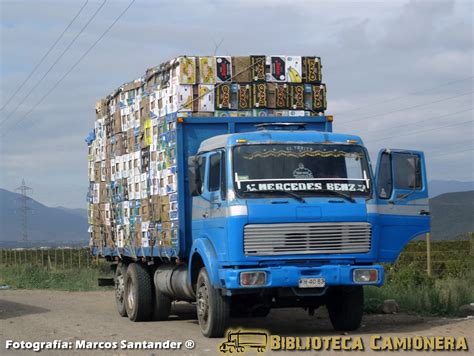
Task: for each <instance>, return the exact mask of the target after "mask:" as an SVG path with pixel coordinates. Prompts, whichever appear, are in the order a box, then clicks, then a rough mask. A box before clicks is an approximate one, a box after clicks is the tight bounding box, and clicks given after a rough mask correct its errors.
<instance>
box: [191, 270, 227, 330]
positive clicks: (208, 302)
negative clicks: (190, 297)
mask: <svg viewBox="0 0 474 356" xmlns="http://www.w3.org/2000/svg"><path fill="white" fill-rule="evenodd" d="M196 308H197V315H198V321H199V326H200V327H201V332H202V334H203V335H204V336H206V337H222V336H223V335H224V331H225V328H226V325H227V322H228V321H229V314H230V303H229V298H227V297H225V296H222V295H221V293H220V291H219V290H217V289H215V288H214V287H213V286H212V284H211V282H210V280H209V275H208V274H207V271H206V268H204V267H203V268H201V271H200V272H199V276H198V279H197V286H196Z"/></svg>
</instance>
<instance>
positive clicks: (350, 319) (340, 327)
mask: <svg viewBox="0 0 474 356" xmlns="http://www.w3.org/2000/svg"><path fill="white" fill-rule="evenodd" d="M326 307H327V309H328V312H329V319H331V324H332V326H333V327H334V329H335V330H337V331H353V330H356V329H358V328H359V327H360V324H361V322H362V314H363V311H364V290H363V288H362V286H351V287H335V288H333V289H332V290H331V291H329V295H328V303H327V305H326Z"/></svg>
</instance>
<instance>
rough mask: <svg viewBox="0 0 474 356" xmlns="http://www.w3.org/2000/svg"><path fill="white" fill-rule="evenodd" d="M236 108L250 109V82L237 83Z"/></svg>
mask: <svg viewBox="0 0 474 356" xmlns="http://www.w3.org/2000/svg"><path fill="white" fill-rule="evenodd" d="M238 108H239V110H250V109H251V108H252V93H251V85H250V84H239V85H238Z"/></svg>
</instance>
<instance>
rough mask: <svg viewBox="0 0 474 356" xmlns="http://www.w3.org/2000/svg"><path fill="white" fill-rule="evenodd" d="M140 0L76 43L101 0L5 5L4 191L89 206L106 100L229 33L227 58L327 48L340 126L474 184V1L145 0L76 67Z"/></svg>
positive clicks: (20, 0) (320, 52)
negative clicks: (100, 104) (90, 150)
mask: <svg viewBox="0 0 474 356" xmlns="http://www.w3.org/2000/svg"><path fill="white" fill-rule="evenodd" d="M130 2H131V0H123V1H118V0H117V1H112V0H109V1H106V3H105V5H104V6H103V7H101V8H100V10H99V11H98V12H97V15H96V16H95V17H94V19H93V20H92V21H91V22H90V23H89V25H88V26H86V27H85V29H84V31H83V32H82V33H81V34H80V35H79V36H78V37H77V39H76V40H75V41H74V43H73V44H72V45H70V47H69V48H67V47H68V45H69V43H70V42H71V41H72V40H73V39H74V38H75V37H76V36H77V35H78V34H79V32H80V30H81V29H82V28H83V27H84V26H85V25H86V23H87V22H88V21H89V19H90V18H91V16H92V15H93V14H94V12H96V11H97V9H99V7H100V6H101V4H102V3H103V0H100V1H94V0H89V1H88V2H87V3H86V0H78V1H72V0H70V1H39V0H29V1H27V0H11V1H9V0H0V17H1V21H0V82H1V83H0V84H1V85H0V86H1V87H0V107H1V108H2V109H1V111H0V187H1V188H4V189H8V190H14V189H15V188H16V187H18V186H19V185H20V184H21V180H22V179H23V178H24V179H25V181H26V183H27V185H28V186H30V187H32V188H33V193H32V195H31V196H32V197H33V198H34V199H36V200H38V201H40V202H42V203H44V204H46V205H48V206H59V205H61V206H65V207H70V208H85V207H86V204H87V203H86V200H85V196H86V191H87V187H88V178H87V146H86V144H85V143H84V138H85V137H86V135H87V133H88V132H89V131H90V130H91V129H92V128H93V125H94V120H95V102H96V101H97V100H98V99H100V98H101V97H104V96H106V95H107V94H109V93H110V92H111V91H112V90H114V89H115V88H117V87H118V86H120V85H121V84H123V83H125V82H128V81H131V80H133V79H136V78H138V77H141V76H142V75H143V74H144V72H145V69H146V68H149V67H153V66H156V65H158V64H160V63H161V62H164V61H166V60H168V59H171V58H173V57H175V56H178V55H182V54H187V55H213V54H214V53H215V52H216V44H218V43H219V42H221V41H222V43H221V45H220V46H219V47H218V48H217V53H218V54H221V55H247V54H267V55H271V54H286V55H317V56H320V57H321V58H322V63H323V81H324V82H325V83H326V84H327V90H328V110H327V114H333V115H334V131H336V132H341V133H351V134H357V135H360V136H361V137H362V138H363V140H364V141H365V142H366V145H367V147H368V149H369V152H370V154H371V158H372V161H373V164H375V161H376V157H377V152H378V151H379V149H380V148H385V147H389V148H406V149H418V150H423V151H424V152H425V154H426V160H427V170H428V175H429V179H431V180H432V179H439V180H460V181H472V180H474V151H473V150H474V144H473V141H474V140H473V137H474V135H473V134H474V131H473V130H474V125H473V111H472V109H473V107H472V105H473V76H474V73H473V72H474V68H473V63H474V58H473V56H474V46H473V20H472V19H473V15H474V14H473V4H472V1H470V0H456V1H454V0H443V1H428V0H425V1H415V0H409V1H394V0H392V1H388V0H387V1H381V0H380V1H363V2H361V1H334V0H332V1H309V0H308V1H298V0H260V1H256V0H255V1H251V0H248V1H247V0H246V1H242V0H240V1H239V0H234V1H224V0H222V1H219V0H200V1H178V0H175V1H146V0H136V1H135V2H134V3H133V4H132V6H131V7H130V8H129V10H128V11H127V12H126V13H125V14H124V15H123V17H122V18H121V19H120V20H119V21H118V22H117V23H116V24H115V25H114V26H113V27H112V28H111V29H110V31H109V32H108V33H107V34H106V35H105V36H103V38H102V39H101V40H100V41H99V42H98V43H97V45H96V46H95V47H93V49H92V50H90V51H89V52H88V53H87V55H85V56H84V57H83V60H81V61H80V62H79V63H78V64H77V65H76V66H75V67H74V68H73V70H71V67H72V66H73V65H74V64H75V63H76V62H77V61H78V59H79V58H81V56H83V55H84V53H85V52H86V51H87V50H88V48H90V46H91V45H92V44H93V43H94V42H95V41H97V40H98V38H99V37H100V36H101V34H102V33H103V32H104V31H105V30H106V29H107V28H108V27H109V26H110V25H111V24H112V23H113V21H114V20H115V18H116V17H117V16H118V15H119V14H120V13H121V12H122V11H123V10H124V9H125V8H126V7H127V6H128V5H129V4H130ZM84 4H86V5H85V7H84V9H83V11H82V12H81V14H80V15H79V16H78V17H77V19H76V20H75V21H74V22H73V23H72V25H71V26H70V27H69V29H68V30H67V31H66V32H65V34H64V36H63V37H62V38H61V40H60V41H59V42H58V43H57V45H56V46H55V47H54V48H53V50H52V51H51V52H50V53H49V54H48V56H47V57H46V58H45V60H44V61H43V62H42V63H41V65H40V66H39V67H38V68H37V70H36V72H35V73H34V74H33V75H32V76H31V77H30V78H29V79H28V80H27V81H26V83H25V85H24V86H23V87H22V88H21V89H20V90H19V91H18V93H17V94H16V95H15V96H14V97H13V98H12V99H11V100H10V98H11V97H12V95H13V94H14V93H15V91H16V90H17V89H18V87H19V86H20V84H21V83H22V82H23V81H25V79H26V78H27V77H28V75H29V74H30V73H31V71H32V70H33V68H35V66H36V65H37V64H38V63H39V62H40V60H41V58H42V57H43V56H44V55H45V53H46V52H47V51H48V49H49V48H50V47H51V46H52V44H53V43H54V42H55V41H56V39H57V38H58V37H59V36H60V34H61V33H62V32H63V31H64V29H65V28H66V26H67V25H68V24H69V23H70V21H71V20H72V19H73V17H74V16H75V15H76V14H77V13H78V11H79V9H80V8H81V7H82V6H83V5H84ZM66 49H67V50H66ZM63 52H64V55H63V56H62V57H61V58H60V59H59V60H57V58H58V57H59V56H60V55H61V53H63ZM56 61H57V63H56V64H55V65H54V66H52V65H53V63H55V62H56ZM50 67H52V70H51V71H50V72H49V73H48V75H46V76H44V74H45V73H46V72H47V71H48V69H49V68H50ZM68 71H70V73H69V74H68V75H67V76H66V77H64V79H63V80H62V81H61V82H60V83H59V85H57V84H56V83H57V82H58V81H59V80H60V79H61V78H62V77H63V76H64V75H65V73H67V72H68ZM43 76H44V79H43V80H42V81H41V82H39V84H37V83H38V81H39V80H40V79H41V78H42V77H43ZM29 92H31V93H30V94H29ZM48 92H51V93H50V94H49V95H48V96H46V97H45V95H46V94H47V93H48ZM28 94H29V95H28ZM27 95H28V97H27ZM25 97H26V98H25ZM43 97H45V98H44V99H43V100H42V98H43Z"/></svg>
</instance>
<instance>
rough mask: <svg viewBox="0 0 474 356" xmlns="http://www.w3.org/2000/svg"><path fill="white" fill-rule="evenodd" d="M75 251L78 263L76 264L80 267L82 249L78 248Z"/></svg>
mask: <svg viewBox="0 0 474 356" xmlns="http://www.w3.org/2000/svg"><path fill="white" fill-rule="evenodd" d="M77 251H78V252H79V253H78V254H77V261H78V262H77V263H78V265H79V269H81V251H82V250H81V249H78V250H77Z"/></svg>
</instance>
